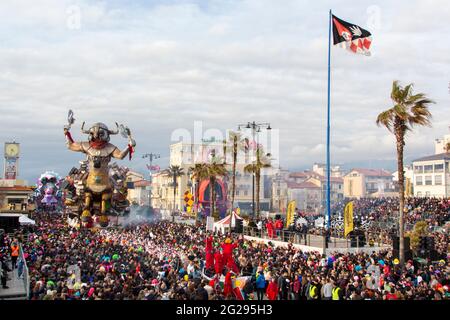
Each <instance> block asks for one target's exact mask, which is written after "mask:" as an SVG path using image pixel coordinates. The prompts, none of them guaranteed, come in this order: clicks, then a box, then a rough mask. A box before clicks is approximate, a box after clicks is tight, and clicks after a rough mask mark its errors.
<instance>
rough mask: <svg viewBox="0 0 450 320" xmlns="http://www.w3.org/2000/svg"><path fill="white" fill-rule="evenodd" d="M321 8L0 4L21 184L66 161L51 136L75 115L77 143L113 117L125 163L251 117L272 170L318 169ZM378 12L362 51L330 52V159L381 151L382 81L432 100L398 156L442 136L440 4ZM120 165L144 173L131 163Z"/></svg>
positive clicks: (390, 153)
mask: <svg viewBox="0 0 450 320" xmlns="http://www.w3.org/2000/svg"><path fill="white" fill-rule="evenodd" d="M349 3H350V2H346V1H340V2H339V6H337V5H334V7H335V8H336V10H335V11H336V15H338V16H340V17H341V18H343V19H345V20H349V21H351V22H354V23H357V24H360V25H361V26H362V27H364V26H365V23H367V21H369V17H368V15H367V8H369V7H370V6H371V5H372V3H371V1H362V2H358V4H355V3H354V2H351V4H352V5H351V6H347V5H345V4H349ZM333 4H334V2H333ZM73 5H77V6H79V8H80V12H81V18H80V21H81V27H80V29H77V30H71V29H69V28H67V18H68V16H67V12H66V11H67V8H68V7H70V6H73ZM330 6H331V5H330V4H327V3H319V2H312V3H311V2H305V1H296V0H289V1H283V5H280V4H279V2H278V1H270V0H264V1H262V0H251V1H250V0H248V1H224V0H223V1H219V0H215V1H211V2H208V3H207V5H205V3H204V2H199V1H197V2H194V1H172V2H169V3H167V2H162V4H158V3H152V5H151V6H150V5H147V4H145V3H142V4H134V5H129V6H124V5H122V4H117V3H115V2H114V5H113V4H111V3H110V2H92V1H76V2H74V1H69V0H67V1H56V0H55V1H50V0H45V1H39V3H38V2H36V3H35V2H30V1H2V2H1V3H0V19H2V30H3V31H0V33H2V38H3V39H4V40H3V41H2V42H1V43H0V68H1V70H2V74H0V85H1V86H2V88H3V90H2V96H0V110H1V111H2V118H1V120H0V121H1V126H0V136H1V137H4V139H5V140H10V139H15V140H16V141H20V142H21V143H22V150H23V161H22V167H23V170H22V174H24V175H27V178H28V179H30V180H31V179H32V177H33V176H37V175H38V174H39V173H40V172H39V171H42V170H45V169H49V168H50V169H51V168H55V169H57V170H59V171H61V172H62V173H64V172H65V171H67V170H68V169H70V167H72V166H73V165H76V160H77V159H78V156H77V155H74V154H72V153H70V152H69V151H67V150H66V149H65V147H64V138H63V136H62V126H63V125H64V124H65V121H66V120H65V117H66V113H67V110H68V109H69V108H72V109H73V110H74V111H75V117H76V118H77V123H76V124H75V127H74V136H76V137H77V138H81V135H80V134H79V131H78V129H79V125H80V124H81V121H84V120H85V121H86V122H87V123H92V122H95V121H103V122H105V123H107V124H113V123H114V122H115V121H119V122H124V123H126V124H127V125H128V126H130V128H131V129H132V130H133V132H134V135H135V137H136V140H137V143H138V146H137V154H138V155H139V153H144V152H148V151H154V152H159V153H161V154H162V155H167V154H168V144H169V142H170V134H171V132H172V131H173V130H175V129H177V128H183V127H186V128H192V126H193V122H194V120H202V121H204V127H205V130H206V129H208V128H220V129H222V130H223V131H224V130H225V129H233V128H236V126H237V124H238V123H242V122H246V121H252V120H256V121H263V122H265V121H270V122H271V124H272V127H275V128H279V129H280V145H281V150H280V152H281V154H280V162H281V165H283V166H285V167H291V168H297V167H304V166H307V165H310V164H312V163H313V162H321V161H322V162H323V161H325V139H326V135H325V130H326V124H325V119H326V63H327V54H326V53H327V32H328V29H327V23H326V21H327V17H328V8H329V7H330ZM378 6H379V9H380V10H379V13H380V22H381V23H382V25H381V28H380V29H377V30H371V31H372V32H373V38H374V42H373V45H372V52H373V56H372V57H370V58H367V57H364V56H355V55H352V54H350V53H349V52H347V51H344V50H342V49H339V48H333V49H332V72H333V73H332V79H333V82H332V131H331V132H332V144H333V145H332V159H333V161H337V162H340V163H343V162H347V161H356V160H365V159H367V160H370V159H393V157H394V156H395V148H394V142H393V138H392V136H391V135H390V134H389V133H388V132H387V130H386V129H384V128H378V127H377V126H376V125H375V118H376V116H377V114H378V113H379V112H380V111H382V110H384V109H386V108H388V107H389V106H390V105H391V101H390V99H389V90H390V87H391V83H392V80H394V79H399V80H401V81H402V82H403V83H408V82H414V83H415V84H416V87H415V88H416V89H417V90H418V91H423V92H425V93H427V94H428V95H429V96H430V97H431V98H433V99H434V100H435V101H436V102H437V104H435V105H433V106H432V108H431V110H432V112H433V115H434V119H435V121H434V123H433V127H432V128H420V129H418V130H415V131H414V132H412V133H410V134H409V135H408V140H407V141H408V144H407V148H406V152H407V155H413V156H416V155H422V154H425V153H430V152H432V151H433V148H432V143H433V141H434V138H436V137H440V136H441V135H443V134H444V133H446V132H447V126H448V120H447V119H448V105H449V97H450V95H449V94H448V83H449V81H450V78H449V75H448V72H446V66H447V65H448V63H449V62H450V60H449V59H450V57H449V56H448V54H446V53H447V52H448V51H449V45H448V44H447V43H446V42H445V41H443V39H444V38H445V37H446V35H447V34H448V33H449V31H450V27H449V24H448V23H447V22H448V19H446V18H449V15H448V13H449V12H448V9H446V8H443V7H445V6H434V5H430V3H428V4H427V3H425V4H424V3H423V2H421V1H417V2H409V1H408V2H407V1H401V2H400V1H399V2H396V3H391V2H390V1H389V2H388V1H382V2H381V3H380V4H379V5H378ZM417 16H422V17H424V18H423V19H419V20H417V19H416V18H417ZM433 17H434V18H433ZM431 20H433V21H432V22H431ZM427 21H430V24H427V23H426V22H427ZM446 21H447V22H446ZM411 30H414V32H411ZM114 142H115V143H117V144H118V145H119V146H124V145H125V143H126V142H125V141H123V140H121V139H120V138H116V139H115V140H114ZM137 158H138V157H137ZM132 164H133V165H136V166H137V167H139V168H140V169H144V168H145V166H144V163H143V162H142V161H138V159H136V161H135V162H132Z"/></svg>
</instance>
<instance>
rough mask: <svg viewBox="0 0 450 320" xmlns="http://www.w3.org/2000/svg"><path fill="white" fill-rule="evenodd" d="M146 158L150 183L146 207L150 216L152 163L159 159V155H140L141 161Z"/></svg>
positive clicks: (151, 210) (151, 211)
mask: <svg viewBox="0 0 450 320" xmlns="http://www.w3.org/2000/svg"><path fill="white" fill-rule="evenodd" d="M145 158H148V160H149V168H148V172H149V182H150V186H149V188H148V189H149V190H148V192H149V196H148V206H149V211H150V214H152V213H153V209H152V163H153V160H154V159H159V158H161V155H159V154H156V153H152V152H151V153H146V154H144V155H142V159H145Z"/></svg>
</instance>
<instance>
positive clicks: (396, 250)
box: [392, 236, 413, 260]
mask: <svg viewBox="0 0 450 320" xmlns="http://www.w3.org/2000/svg"><path fill="white" fill-rule="evenodd" d="M404 239H405V240H404V242H405V260H411V259H412V257H413V256H412V251H411V244H410V239H409V237H404ZM392 255H393V256H394V258H398V257H400V237H397V236H393V237H392Z"/></svg>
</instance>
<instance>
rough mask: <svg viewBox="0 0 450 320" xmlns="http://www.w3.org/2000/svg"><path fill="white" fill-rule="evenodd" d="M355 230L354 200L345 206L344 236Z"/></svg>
mask: <svg viewBox="0 0 450 320" xmlns="http://www.w3.org/2000/svg"><path fill="white" fill-rule="evenodd" d="M352 231H353V201H350V202H349V203H347V205H346V206H345V208H344V237H347V235H348V234H349V233H350V232H352Z"/></svg>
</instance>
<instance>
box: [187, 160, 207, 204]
mask: <svg viewBox="0 0 450 320" xmlns="http://www.w3.org/2000/svg"><path fill="white" fill-rule="evenodd" d="M190 170H191V173H192V176H191V177H192V179H195V197H194V198H195V207H196V208H197V213H198V199H199V197H200V182H202V181H203V180H205V179H208V178H209V176H208V170H207V167H206V164H204V163H196V164H195V165H194V166H193V167H191V168H190Z"/></svg>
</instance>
